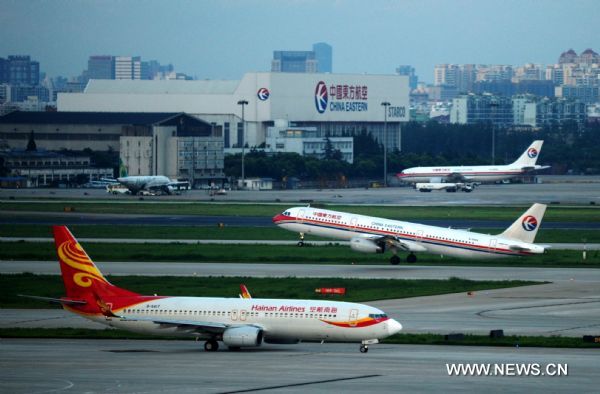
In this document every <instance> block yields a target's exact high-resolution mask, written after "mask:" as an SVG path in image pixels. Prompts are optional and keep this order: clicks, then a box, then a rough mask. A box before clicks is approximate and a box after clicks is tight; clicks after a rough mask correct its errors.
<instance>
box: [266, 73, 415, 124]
mask: <svg viewBox="0 0 600 394" xmlns="http://www.w3.org/2000/svg"><path fill="white" fill-rule="evenodd" d="M263 76H264V77H265V78H264V79H262V78H259V81H258V83H259V84H260V86H258V85H257V86H256V90H255V91H258V90H259V89H261V88H268V90H269V92H270V96H269V99H268V103H267V102H264V103H257V106H259V107H260V106H261V105H267V104H268V106H269V111H268V112H269V114H268V115H267V114H266V113H263V116H264V115H267V116H268V117H269V118H270V119H268V120H275V119H287V120H289V121H292V122H293V121H315V122H323V121H325V122H327V121H329V122H382V121H383V119H384V112H383V111H384V107H382V106H381V103H382V102H384V101H387V102H389V103H390V106H389V107H388V116H387V117H388V121H390V122H398V121H401V122H405V121H408V106H409V87H408V78H407V77H405V76H400V75H355V74H300V73H298V74H296V73H265V74H264V75H263ZM257 109H258V111H259V112H262V111H260V108H257ZM261 120H267V119H261Z"/></svg>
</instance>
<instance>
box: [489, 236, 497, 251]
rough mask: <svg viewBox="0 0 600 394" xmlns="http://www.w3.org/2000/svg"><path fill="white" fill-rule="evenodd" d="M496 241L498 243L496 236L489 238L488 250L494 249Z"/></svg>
mask: <svg viewBox="0 0 600 394" xmlns="http://www.w3.org/2000/svg"><path fill="white" fill-rule="evenodd" d="M497 243H498V240H497V239H496V238H493V239H490V250H491V251H493V250H495V249H496V244H497Z"/></svg>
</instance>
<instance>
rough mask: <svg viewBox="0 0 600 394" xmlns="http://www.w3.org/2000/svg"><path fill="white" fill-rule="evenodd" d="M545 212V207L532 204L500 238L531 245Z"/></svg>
mask: <svg viewBox="0 0 600 394" xmlns="http://www.w3.org/2000/svg"><path fill="white" fill-rule="evenodd" d="M545 212H546V205H544V204H537V203H536V204H533V205H532V206H531V208H529V209H528V210H527V211H526V212H525V213H524V214H522V215H521V217H519V218H518V219H517V220H515V222H514V223H513V224H511V225H510V227H509V228H507V229H506V230H505V231H504V232H503V233H502V234H499V235H500V236H501V237H505V238H511V239H516V240H518V241H523V242H527V243H533V241H534V240H535V236H536V234H537V232H538V229H539V228H540V225H541V224H542V218H543V217H544V213H545Z"/></svg>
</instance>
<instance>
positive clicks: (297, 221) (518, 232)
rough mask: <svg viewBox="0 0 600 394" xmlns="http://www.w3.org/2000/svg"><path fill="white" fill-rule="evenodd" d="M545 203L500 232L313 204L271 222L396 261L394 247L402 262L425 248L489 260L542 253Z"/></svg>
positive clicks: (423, 251) (463, 256)
mask: <svg viewBox="0 0 600 394" xmlns="http://www.w3.org/2000/svg"><path fill="white" fill-rule="evenodd" d="M545 211H546V205H543V204H533V205H532V206H531V207H530V208H529V209H528V210H527V211H526V212H525V213H524V214H523V215H521V217H519V218H518V219H517V220H516V221H515V222H514V223H513V224H512V225H511V226H510V227H508V228H507V229H506V230H505V231H504V232H502V233H501V234H498V235H489V234H481V233H475V232H471V231H466V230H454V229H450V228H445V227H436V226H428V225H423V224H417V223H410V222H403V221H398V220H389V219H383V218H378V217H372V216H364V215H356V214H353V213H346V212H338V211H330V210H326V209H319V208H312V207H294V208H289V209H287V210H285V211H284V212H283V213H281V214H279V215H276V216H275V217H273V223H275V224H276V225H277V226H279V227H281V228H284V229H286V230H289V231H293V232H297V233H300V242H298V246H302V245H303V241H304V236H305V234H311V235H316V236H320V237H327V238H334V239H341V240H348V241H350V247H351V248H352V249H353V250H356V251H358V252H364V253H384V252H385V251H387V250H390V251H391V252H392V253H393V255H392V257H391V258H390V262H391V263H392V264H399V263H400V258H399V257H398V255H397V254H398V252H408V253H409V254H408V256H407V257H406V261H407V262H409V263H414V262H416V261H417V256H416V255H415V253H429V254H438V255H444V256H453V257H459V258H467V259H475V258H478V259H491V258H501V257H511V256H529V255H533V254H540V253H544V252H545V251H546V249H547V248H548V246H544V245H536V244H534V243H533V242H534V240H535V236H536V234H537V232H538V229H539V227H540V224H541V223H542V218H543V216H544V213H545Z"/></svg>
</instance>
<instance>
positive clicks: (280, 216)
mask: <svg viewBox="0 0 600 394" xmlns="http://www.w3.org/2000/svg"><path fill="white" fill-rule="evenodd" d="M283 217H285V216H283V215H282V214H280V213H279V214H277V215H275V216H273V219H272V220H273V223H275V224H277V223H279V222H280V221H281V218H283Z"/></svg>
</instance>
